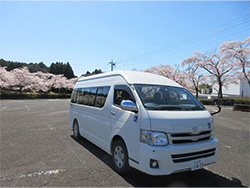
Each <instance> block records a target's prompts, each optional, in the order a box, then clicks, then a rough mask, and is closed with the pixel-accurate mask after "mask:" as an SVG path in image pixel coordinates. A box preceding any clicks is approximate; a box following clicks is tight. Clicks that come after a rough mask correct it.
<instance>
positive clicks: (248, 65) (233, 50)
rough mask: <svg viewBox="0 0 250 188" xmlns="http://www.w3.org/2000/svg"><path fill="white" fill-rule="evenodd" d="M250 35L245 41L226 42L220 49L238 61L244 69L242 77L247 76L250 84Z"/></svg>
mask: <svg viewBox="0 0 250 188" xmlns="http://www.w3.org/2000/svg"><path fill="white" fill-rule="evenodd" d="M249 47H250V37H248V38H247V39H246V40H244V41H243V42H241V41H232V42H225V43H223V44H222V45H221V46H220V47H219V50H220V51H221V52H222V53H224V54H225V55H226V56H227V57H228V58H230V59H231V60H232V62H233V61H235V62H236V63H237V67H238V68H239V69H241V70H242V73H241V75H239V77H240V78H245V79H246V80H247V81H248V84H249V86H250V48H249Z"/></svg>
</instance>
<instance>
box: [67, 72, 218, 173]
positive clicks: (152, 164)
mask: <svg viewBox="0 0 250 188" xmlns="http://www.w3.org/2000/svg"><path fill="white" fill-rule="evenodd" d="M69 124H70V126H71V128H72V130H73V137H74V138H75V139H78V138H79V137H80V136H83V137H84V138H86V139H88V140H89V141H91V142H92V143H94V144H95V145H97V146H98V147H100V148H101V149H103V150H104V151H106V152H107V153H109V154H111V155H112V160H113V164H114V167H115V170H116V171H117V172H119V173H126V172H127V171H128V169H129V167H133V168H135V169H138V170H140V171H142V172H145V173H147V174H150V175H167V174H171V173H177V172H182V171H189V170H198V169H201V168H203V166H204V165H208V164H211V163H215V162H216V160H217V144H218V139H217V138H215V137H214V134H213V118H212V116H211V114H210V113H209V112H208V111H207V110H206V109H205V107H204V106H203V105H202V104H201V103H200V102H199V101H198V100H197V99H196V98H195V97H194V96H193V95H192V94H190V93H189V92H188V91H187V90H186V89H184V88H183V87H182V86H180V85H179V84H177V83H176V82H174V81H172V80H170V79H168V78H165V77H163V76H159V75H154V74H150V73H145V72H135V71H114V72H109V73H102V74H98V75H94V76H89V77H84V78H81V79H79V80H78V82H77V83H76V85H75V88H74V90H73V92H72V97H71V104H70V116H69Z"/></svg>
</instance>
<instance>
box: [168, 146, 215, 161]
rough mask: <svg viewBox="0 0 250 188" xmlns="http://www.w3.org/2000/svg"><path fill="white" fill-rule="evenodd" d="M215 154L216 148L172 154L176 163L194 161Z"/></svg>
mask: <svg viewBox="0 0 250 188" xmlns="http://www.w3.org/2000/svg"><path fill="white" fill-rule="evenodd" d="M214 154H215V148H213V149H209V150H203V151H198V152H192V153H183V154H176V155H171V156H172V159H173V162H174V163H181V162H187V161H192V160H195V159H200V158H205V157H211V156H213V155H214Z"/></svg>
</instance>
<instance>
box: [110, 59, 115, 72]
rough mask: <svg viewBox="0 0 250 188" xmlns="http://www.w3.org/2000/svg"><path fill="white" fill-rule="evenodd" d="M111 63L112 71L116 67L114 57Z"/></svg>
mask: <svg viewBox="0 0 250 188" xmlns="http://www.w3.org/2000/svg"><path fill="white" fill-rule="evenodd" d="M109 64H110V65H111V71H113V69H114V67H115V63H114V62H113V59H111V62H109Z"/></svg>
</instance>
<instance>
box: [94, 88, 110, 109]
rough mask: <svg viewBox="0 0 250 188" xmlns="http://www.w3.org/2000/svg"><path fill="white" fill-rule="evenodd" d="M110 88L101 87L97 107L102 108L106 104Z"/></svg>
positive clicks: (96, 102)
mask: <svg viewBox="0 0 250 188" xmlns="http://www.w3.org/2000/svg"><path fill="white" fill-rule="evenodd" d="M109 89H110V87H101V88H98V90H97V95H96V101H95V106H96V107H99V108H102V107H103V106H104V104H105V102H106V99H107V96H108V92H109Z"/></svg>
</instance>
